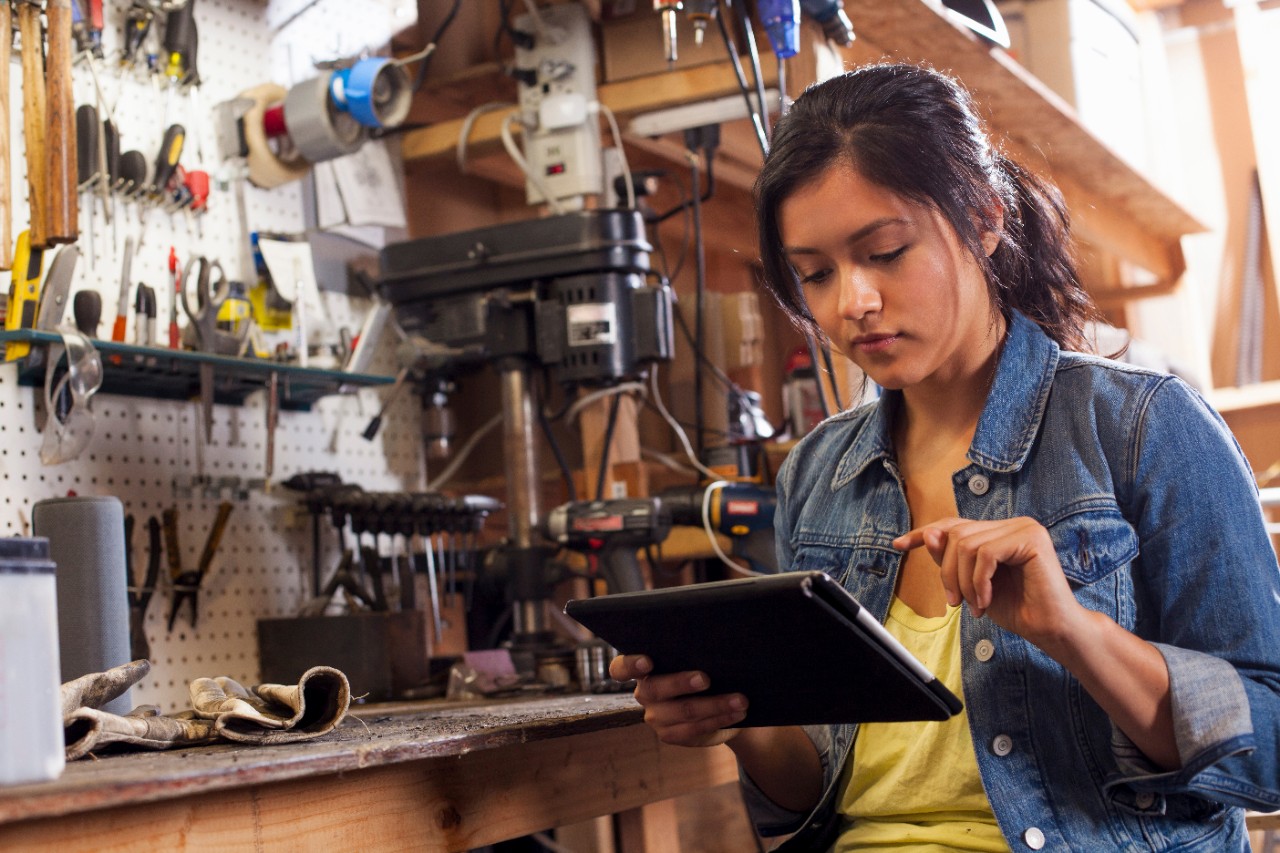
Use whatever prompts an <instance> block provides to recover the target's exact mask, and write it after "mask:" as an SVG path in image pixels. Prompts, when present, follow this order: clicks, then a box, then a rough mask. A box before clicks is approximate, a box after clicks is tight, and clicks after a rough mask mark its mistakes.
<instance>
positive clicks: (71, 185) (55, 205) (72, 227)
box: [24, 0, 79, 243]
mask: <svg viewBox="0 0 1280 853" xmlns="http://www.w3.org/2000/svg"><path fill="white" fill-rule="evenodd" d="M45 20H46V21H47V23H48V37H49V52H48V56H47V58H46V60H45V99H46V100H45V109H46V112H45V120H46V123H47V127H48V132H47V134H46V137H45V143H46V145H47V148H46V157H47V160H48V168H49V172H48V175H47V177H46V180H47V181H48V184H49V233H48V235H47V236H48V239H49V242H51V243H74V242H75V240H76V237H77V236H78V232H79V223H78V219H79V207H78V194H79V187H78V182H77V180H76V105H75V93H74V92H73V91H72V88H71V81H72V78H71V56H72V38H71V0H45ZM24 44H25V42H24Z"/></svg>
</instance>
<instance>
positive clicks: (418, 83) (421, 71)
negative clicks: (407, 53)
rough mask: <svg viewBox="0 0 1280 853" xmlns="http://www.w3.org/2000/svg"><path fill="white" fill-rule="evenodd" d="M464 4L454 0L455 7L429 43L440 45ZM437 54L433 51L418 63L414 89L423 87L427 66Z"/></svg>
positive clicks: (445, 17) (437, 28) (460, 0)
mask: <svg viewBox="0 0 1280 853" xmlns="http://www.w3.org/2000/svg"><path fill="white" fill-rule="evenodd" d="M461 6H462V0H453V8H451V9H450V10H449V14H447V15H445V16H444V20H443V21H441V22H440V26H438V27H436V31H435V34H434V35H433V36H431V38H430V39H428V40H427V44H428V45H433V44H434V45H439V44H440V37H441V36H442V35H444V33H445V30H447V29H449V25H450V24H452V23H453V19H454V17H455V16H457V14H458V9H459V8H461ZM433 56H435V52H434V51H432V52H431V53H428V54H427V55H426V56H424V57H423V58H422V62H421V63H419V65H418V73H417V75H416V76H415V77H414V78H413V91H414V92H417V91H418V90H419V89H421V88H422V84H423V83H424V82H426V79H427V66H428V65H430V64H431V57H433Z"/></svg>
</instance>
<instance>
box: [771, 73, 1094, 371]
mask: <svg viewBox="0 0 1280 853" xmlns="http://www.w3.org/2000/svg"><path fill="white" fill-rule="evenodd" d="M840 163H844V164H848V165H850V166H852V167H853V168H855V169H856V170H857V171H858V173H859V174H861V175H862V176H863V177H864V178H866V179H867V180H870V181H872V182H874V183H876V184H878V185H880V186H882V187H884V188H885V189H887V190H889V191H891V192H894V193H897V194H898V195H901V196H902V197H903V198H906V199H909V200H911V201H913V202H915V203H918V204H922V205H925V206H927V207H931V208H934V209H936V210H938V211H939V212H940V213H941V214H942V215H943V216H944V217H945V218H946V219H947V221H948V222H950V223H951V226H952V227H953V228H954V229H955V231H956V234H957V235H958V236H959V238H960V242H961V244H962V245H964V246H965V247H966V248H967V249H968V251H969V253H970V254H971V255H973V258H974V260H976V261H977V262H978V265H979V266H980V267H981V268H982V270H983V273H984V275H985V277H986V281H987V288H988V290H989V292H990V294H991V301H992V304H993V305H994V306H995V307H996V309H997V310H999V311H1000V312H1001V313H1002V314H1004V316H1005V318H1006V319H1008V318H1009V317H1010V312H1011V311H1012V310H1015V309H1016V310H1018V311H1021V312H1022V313H1023V314H1025V315H1026V316H1027V317H1029V318H1030V319H1031V320H1033V321H1035V322H1036V323H1038V324H1039V325H1040V327H1041V328H1043V329H1044V331H1045V333H1046V334H1048V335H1049V337H1051V338H1053V340H1055V341H1057V343H1058V344H1059V345H1060V346H1062V347H1064V348H1067V349H1075V350H1084V349H1087V348H1088V344H1087V341H1086V338H1085V334H1084V325H1085V323H1086V322H1087V321H1089V320H1091V319H1094V318H1095V316H1096V309H1095V308H1094V307H1093V304H1092V302H1091V301H1090V299H1089V296H1088V294H1087V293H1086V292H1085V290H1084V288H1083V287H1082V286H1081V284H1080V281H1079V278H1078V277H1077V275H1076V268H1075V261H1074V259H1073V257H1072V251H1071V237H1070V227H1069V223H1068V218H1067V211H1066V206H1065V204H1064V203H1063V200H1062V196H1061V194H1060V193H1059V192H1058V190H1057V188H1056V187H1054V186H1053V185H1052V184H1050V183H1048V182H1046V181H1043V180H1041V179H1040V178H1038V177H1036V176H1035V175H1033V174H1031V173H1030V172H1028V171H1026V170H1025V169H1023V168H1022V167H1021V166H1019V165H1017V164H1016V163H1014V162H1013V161H1011V160H1009V159H1008V158H1007V157H1005V156H1004V155H1003V154H1001V153H1000V152H999V151H997V150H996V149H995V148H994V147H993V146H992V144H991V140H990V139H989V138H988V136H987V134H986V132H985V130H984V128H983V126H982V123H981V121H980V120H979V119H978V117H977V115H976V113H975V110H974V107H973V101H972V99H971V98H970V96H969V93H968V92H967V91H966V90H965V89H964V88H963V87H962V86H961V85H960V84H959V83H958V82H956V81H955V80H953V79H952V78H950V77H948V76H946V75H945V74H941V73H939V72H937V71H934V70H932V69H928V68H923V67H919V66H915V65H902V64H897V65H872V66H867V67H863V68H859V69H857V70H856V71H851V72H848V73H846V74H842V75H841V76H839V77H835V78H833V79H831V80H827V81H825V82H823V83H819V84H817V85H814V86H812V87H810V88H809V89H808V90H806V91H805V92H804V94H802V95H801V96H800V97H799V98H797V99H796V101H795V103H794V104H792V105H791V108H790V110H789V111H788V112H787V114H786V115H785V116H783V117H782V119H780V120H779V121H778V123H777V125H776V126H775V128H774V132H773V144H772V148H771V150H770V151H769V155H768V156H767V157H766V158H765V162H764V168H763V169H762V170H761V171H760V175H759V177H758V178H757V179H756V184H755V204H756V217H757V223H758V227H759V230H760V255H761V259H762V261H763V264H764V278H765V282H764V283H765V286H766V287H767V288H768V289H769V290H770V291H771V292H772V293H773V295H774V297H775V298H776V299H777V300H778V303H779V304H780V305H781V306H782V308H783V310H785V311H786V312H787V313H788V314H789V315H790V316H791V318H792V319H793V320H794V321H795V322H796V323H797V324H798V325H800V326H801V327H802V328H804V329H806V330H808V331H816V330H817V328H816V327H817V324H816V323H815V322H814V319H813V316H812V315H811V314H810V313H809V308H808V306H807V304H806V303H805V299H804V294H803V292H802V291H801V289H800V283H799V281H798V280H797V279H796V275H795V271H794V269H793V268H792V266H791V264H790V263H789V261H788V260H787V257H786V255H785V254H784V252H783V251H782V238H781V234H780V230H779V224H778V212H779V208H780V207H781V205H782V203H783V202H784V201H786V199H787V198H788V197H789V196H790V195H791V194H792V193H794V192H796V191H797V190H798V189H800V188H801V187H803V186H805V185H806V184H807V183H809V182H810V181H813V180H815V179H817V178H818V177H819V176H820V175H821V174H822V173H823V172H825V171H826V170H827V169H828V168H830V167H831V166H833V165H836V164H840ZM995 200H998V201H999V204H998V205H997V204H993V201H995ZM1001 207H1003V216H1004V221H1003V225H1001V224H1000V223H999V220H998V218H997V217H998V215H999V214H1000V212H1001V211H1000V208H1001ZM985 232H996V233H998V234H999V235H1000V244H999V246H998V248H997V249H996V250H995V252H994V253H992V254H991V256H990V257H988V256H987V254H986V252H985V251H983V248H982V235H983V233H985Z"/></svg>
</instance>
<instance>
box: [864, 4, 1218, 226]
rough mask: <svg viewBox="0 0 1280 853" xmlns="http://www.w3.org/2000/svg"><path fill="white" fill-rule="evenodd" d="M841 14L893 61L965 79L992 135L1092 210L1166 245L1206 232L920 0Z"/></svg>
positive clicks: (1044, 92) (1011, 67)
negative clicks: (1011, 143)
mask: <svg viewBox="0 0 1280 853" xmlns="http://www.w3.org/2000/svg"><path fill="white" fill-rule="evenodd" d="M845 9H846V11H847V12H848V14H849V17H850V18H851V19H852V20H853V21H855V22H856V26H857V32H858V38H859V39H866V40H867V41H869V42H871V43H873V44H875V45H876V46H877V47H880V48H882V49H883V50H884V52H885V53H886V54H888V55H890V56H894V57H897V58H899V59H904V60H910V61H923V62H930V63H932V64H933V65H934V66H935V67H937V68H939V69H941V70H945V71H950V72H951V73H953V74H955V75H956V76H957V77H958V78H959V79H961V80H962V81H964V84H965V85H966V86H967V87H968V88H969V89H970V90H971V91H972V92H973V93H974V96H975V98H976V100H977V102H978V104H979V106H980V107H981V109H982V110H983V112H984V113H985V114H986V116H987V117H988V120H989V121H990V123H991V126H992V128H993V129H994V130H996V131H998V132H999V133H1001V134H1003V135H1005V136H1007V137H1009V138H1010V139H1011V140H1017V141H1018V143H1019V145H1020V147H1021V148H1022V149H1023V150H1024V151H1034V152H1037V153H1038V154H1039V156H1040V158H1041V160H1042V161H1043V163H1044V165H1045V166H1047V167H1048V170H1049V172H1050V173H1051V174H1052V175H1053V176H1054V177H1055V178H1056V179H1059V180H1061V179H1064V178H1070V179H1071V180H1073V181H1074V182H1075V183H1077V184H1078V185H1079V186H1080V187H1081V189H1082V190H1084V191H1085V192H1087V193H1088V194H1089V196H1090V197H1091V198H1092V199H1094V203H1095V204H1096V205H1098V206H1099V207H1101V206H1104V205H1106V206H1111V207H1115V208H1118V210H1119V211H1122V212H1123V213H1125V214H1126V215H1127V216H1129V217H1131V218H1133V219H1134V220H1136V221H1138V222H1142V223H1144V224H1145V226H1146V228H1147V229H1148V230H1149V231H1150V232H1151V233H1153V234H1155V235H1158V236H1159V237H1161V238H1163V239H1165V240H1174V239H1176V238H1178V237H1180V236H1182V235H1183V234H1192V233H1197V232H1200V231H1204V230H1205V228H1204V226H1203V225H1202V224H1201V223H1200V222H1199V221H1198V220H1197V219H1196V218H1195V217H1194V216H1192V215H1191V214H1190V213H1189V212H1188V211H1186V210H1185V209H1184V208H1183V207H1182V206H1181V205H1180V204H1178V203H1177V202H1175V201H1174V200H1172V199H1171V198H1169V197H1168V196H1167V195H1165V193H1164V192H1163V191H1161V190H1160V189H1159V188H1158V187H1156V186H1155V185H1154V184H1152V183H1151V181H1150V180H1149V179H1148V178H1147V177H1146V176H1144V175H1142V174H1141V173H1140V172H1139V171H1138V170H1137V169H1135V168H1134V167H1133V166H1131V165H1129V164H1127V163H1126V162H1124V160H1122V159H1121V158H1120V157H1119V155H1117V154H1116V153H1115V152H1114V151H1112V150H1111V149H1110V148H1108V147H1107V146H1106V145H1105V144H1104V143H1103V142H1102V141H1101V140H1100V139H1098V138H1097V137H1096V136H1094V135H1093V134H1092V133H1091V132H1089V130H1088V129H1087V128H1085V127H1084V126H1083V125H1082V124H1081V123H1080V121H1079V119H1078V118H1077V117H1076V115H1075V111H1074V110H1073V109H1072V108H1071V107H1070V106H1069V105H1068V104H1067V103H1066V102H1065V101H1064V100H1063V99H1062V98H1060V97H1059V96H1058V95H1057V94H1056V93H1054V92H1053V91H1052V90H1051V89H1049V88H1048V87H1047V86H1045V85H1044V84H1043V83H1041V82H1040V81H1039V80H1038V79H1036V78H1035V77H1034V76H1033V75H1032V74H1031V73H1030V72H1028V71H1027V70H1026V69H1025V68H1023V67H1022V66H1021V65H1019V64H1018V63H1017V62H1016V61H1015V60H1013V59H1012V58H1011V57H1010V56H1009V55H1008V54H1007V53H1005V51H1003V50H1002V49H1000V48H992V47H989V46H988V45H987V44H985V43H984V42H982V41H980V40H979V39H978V38H977V37H976V36H975V35H974V34H973V33H971V32H970V31H968V30H966V29H963V28H961V27H959V26H958V25H956V24H953V23H952V22H951V21H950V20H948V19H947V18H945V17H943V16H942V15H940V14H939V13H938V12H937V11H935V10H934V8H933V7H931V6H930V5H929V4H928V3H926V2H924V0H845ZM1027 165H1028V167H1030V168H1035V167H1036V164H1035V163H1027Z"/></svg>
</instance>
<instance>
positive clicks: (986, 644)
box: [973, 640, 996, 663]
mask: <svg viewBox="0 0 1280 853" xmlns="http://www.w3.org/2000/svg"><path fill="white" fill-rule="evenodd" d="M995 653H996V644H995V643H993V642H991V641H990V640H979V641H978V642H977V644H976V645H975V646H974V647H973V656H974V657H976V658H977V659H978V660H980V661H983V662H984V663H985V662H986V661H989V660H991V656H992V655H994V654H995Z"/></svg>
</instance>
